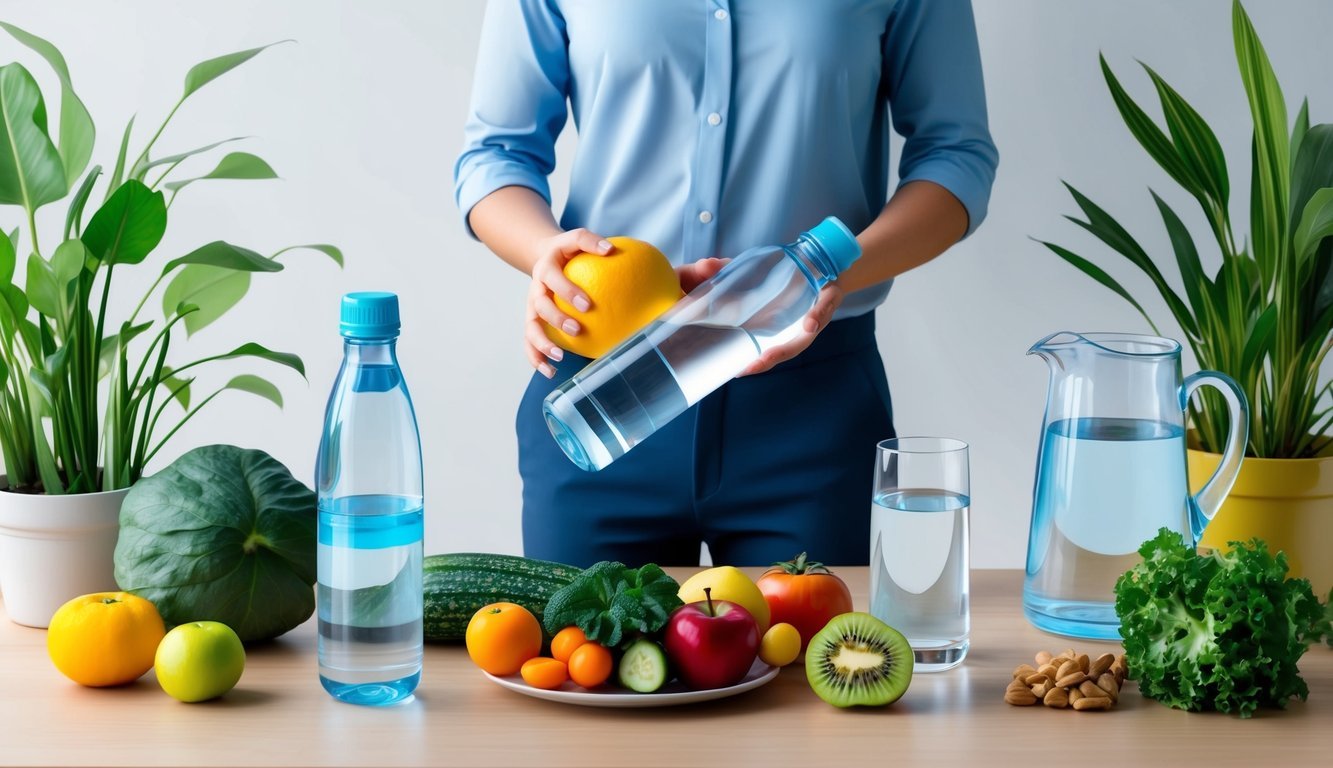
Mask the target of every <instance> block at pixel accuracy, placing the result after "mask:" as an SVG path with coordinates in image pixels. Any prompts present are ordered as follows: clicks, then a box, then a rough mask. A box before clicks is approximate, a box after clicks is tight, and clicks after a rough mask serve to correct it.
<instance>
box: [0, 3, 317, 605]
mask: <svg viewBox="0 0 1333 768" xmlns="http://www.w3.org/2000/svg"><path fill="white" fill-rule="evenodd" d="M0 27H3V29H4V30H5V32H8V34H9V35H10V36H11V37H12V38H13V39H14V40H16V41H18V42H19V43H21V44H22V45H24V46H26V47H27V48H30V49H31V50H32V51H34V52H36V53H37V54H38V55H39V56H40V57H41V58H43V59H45V61H46V63H47V64H49V65H50V67H51V69H52V70H53V71H54V72H55V75H56V79H57V80H58V82H59V90H60V113H59V116H58V118H57V117H56V116H55V115H54V113H48V109H47V105H48V104H50V103H51V102H49V101H48V100H47V99H46V98H45V95H44V94H43V93H42V90H41V89H40V87H39V86H38V85H37V83H36V81H35V80H34V79H33V77H32V75H31V74H30V73H29V71H28V70H27V69H25V68H24V67H23V65H22V64H19V63H17V62H14V63H10V64H7V65H5V66H3V67H0V133H2V134H3V139H4V140H2V141H0V205H5V206H13V207H14V208H16V209H17V210H18V212H19V213H20V218H21V220H22V222H23V225H21V226H20V227H18V228H17V229H15V230H14V231H13V232H11V233H9V234H8V235H7V236H6V235H5V234H3V233H0V294H2V295H0V299H2V300H0V457H2V458H3V460H4V469H5V473H4V475H0V590H3V594H4V602H5V608H6V611H7V613H8V614H9V616H10V618H11V619H13V620H14V621H16V622H18V623H20V624H27V625H31V626H46V623H47V621H48V619H49V618H50V616H51V614H52V613H53V612H54V611H55V609H56V608H58V607H59V606H60V605H61V604H62V603H63V602H64V601H65V600H67V599H69V598H71V597H74V596H76V595H79V594H83V593H87V592H95V591H100V590H106V589H115V588H116V582H115V578H114V575H113V565H112V553H113V551H114V549H115V544H116V535H117V526H118V515H119V510H120V502H121V499H122V497H123V496H124V494H125V492H126V490H127V489H128V488H129V487H130V486H131V485H132V484H133V483H134V482H135V481H136V480H138V479H139V477H140V476H141V475H142V474H143V471H144V467H145V465H147V464H148V463H149V462H150V461H152V460H153V457H154V456H155V455H156V454H157V453H158V452H159V451H161V450H162V447H163V445H164V444H165V443H166V442H167V441H169V440H170V439H171V438H172V436H173V435H175V434H176V432H177V431H178V430H179V429H180V427H181V425H182V424H184V423H185V422H187V421H189V420H190V418H192V417H193V416H194V415H195V414H196V413H198V412H199V410H200V409H201V408H203V407H204V406H205V405H207V404H208V403H209V402H211V401H212V400H213V399H214V398H216V397H217V396H218V395H219V394H221V393H222V392H224V391H229V390H236V391H243V392H249V393H251V394H254V395H258V396H260V397H263V398H266V399H268V400H271V401H272V402H274V403H275V404H277V405H278V406H281V405H282V395H281V393H280V392H279V390H278V388H277V387H276V386H274V385H273V384H272V383H271V382H269V381H267V380H266V379H263V378H260V377H259V376H255V375H253V374H241V375H237V376H234V377H232V378H231V379H229V380H227V381H225V383H221V384H219V385H215V386H210V387H209V388H208V391H207V393H206V394H203V396H200V394H201V393H198V392H196V391H195V390H196V389H197V388H198V387H202V386H204V382H202V381H199V380H197V378H196V377H197V376H198V375H199V374H200V373H201V372H203V371H205V370H206V369H207V368H208V367H210V366H212V364H214V363H216V362H218V361H222V360H227V359H234V358H254V359H258V360H263V361H268V362H271V363H276V364H278V365H282V366H286V367H288V368H292V369H295V370H296V371H298V372H300V373H301V374H302V375H303V376H304V374H305V370H304V366H303V365H302V363H301V359H300V358H299V357H297V356H296V355H292V354H287V353H283V352H276V351H273V350H271V349H268V348H266V347H264V346H261V345H259V344H256V343H247V344H242V345H240V346H237V347H236V348H234V349H232V350H230V351H229V352H226V353H224V354H218V355H209V356H206V357H201V358H197V359H190V358H189V357H185V358H183V359H181V358H179V357H178V354H174V353H176V350H175V349H174V347H176V346H177V345H178V343H179V341H180V338H181V335H182V332H183V333H184V335H185V336H186V337H188V336H189V335H191V334H194V333H196V332H198V331H199V330H200V329H202V328H204V327H206V326H208V325H209V324H210V323H212V322H213V321H215V320H217V319H218V318H219V317H220V316H222V315H223V314H225V313H226V312H227V311H228V310H230V309H231V308H232V307H234V306H235V305H236V304H237V302H239V301H240V300H241V298H242V297H243V296H244V295H245V293H246V291H247V290H248V288H249V285H250V278H251V275H252V274H254V273H266V272H278V271H281V270H282V268H283V265H282V263H281V262H280V261H278V257H279V256H280V255H281V254H283V253H286V252H288V251H290V250H292V249H293V248H307V249H314V250H317V251H319V252H322V253H325V254H327V255H328V256H330V257H331V258H333V259H334V260H335V261H336V262H338V263H339V264H341V263H342V255H341V253H340V252H339V251H338V249H336V248H334V247H332V246H329V245H307V246H293V247H291V248H283V249H281V250H279V251H277V252H276V253H273V254H272V255H270V256H263V255H261V254H259V253H257V252H255V251H252V250H249V249H247V248H242V247H240V246H237V245H232V244H231V243H228V242H225V241H222V240H217V241H214V242H210V243H207V244H204V245H201V246H200V247H198V248H196V249H194V250H192V251H190V252H189V253H185V254H182V255H177V256H175V257H174V258H167V257H158V258H156V259H154V260H152V261H150V260H149V256H154V255H156V254H155V249H156V248H157V246H158V244H159V243H160V241H161V240H162V236H163V233H164V232H165V230H166V226H167V212H168V209H169V208H170V206H171V205H172V204H173V202H174V201H175V199H176V196H177V195H178V194H179V193H180V192H181V191H182V190H183V189H185V188H186V187H188V186H189V185H190V184H192V183H193V182H196V181H200V180H204V179H269V178H275V177H276V174H275V173H274V172H273V169H272V168H271V167H270V166H269V165H268V163H266V162H265V161H264V160H262V159H261V158H259V157H257V156H255V155H253V154H249V153H245V152H231V153H230V154H227V155H225V156H224V157H222V158H221V160H220V161H219V162H218V163H217V165H216V167H214V168H213V170H212V171H210V172H209V173H206V174H204V175H202V176H198V177H194V178H178V173H177V169H178V167H179V166H180V165H181V163H182V162H184V161H185V160H186V159H188V158H190V157H192V156H194V155H200V154H203V153H207V152H209V151H210V150H213V149H215V148H217V147H218V146H220V145H221V144H224V143H226V142H217V143H215V144H211V145H209V146H205V147H200V148H198V149H192V150H189V151H186V152H180V153H176V154H165V155H158V154H155V153H154V150H155V148H156V146H157V144H158V141H159V140H160V139H161V138H162V136H163V132H164V130H165V129H166V128H167V126H168V125H169V124H170V122H171V118H172V117H173V116H174V115H175V114H176V111H177V110H178V109H180V107H181V105H182V104H183V103H184V102H185V101H186V100H187V99H188V98H189V97H190V96H192V95H193V94H194V93H195V92H197V91H198V90H199V89H200V88H202V87H204V86H205V85H207V84H208V83H209V82H211V81H213V80H214V79H216V78H217V77H219V76H221V75H223V74H225V73H226V72H228V71H230V70H231V69H233V68H235V67H237V66H239V65H241V64H243V63H244V62H246V61H248V60H249V59H251V58H253V57H254V56H256V55H257V54H259V53H260V52H261V51H262V50H264V49H263V48H253V49H250V50H245V51H239V52H237V53H232V54H228V55H225V56H219V57H217V58H214V59H209V60H208V61H205V62H202V63H200V64H198V65H196V66H194V67H193V68H191V69H190V70H189V72H188V73H187V74H186V76H185V87H184V91H183V93H182V94H181V97H180V99H179V100H178V101H177V102H176V105H175V106H174V107H173V108H172V109H171V111H170V113H169V114H167V116H166V118H165V119H164V120H163V121H162V122H161V124H160V125H159V126H157V128H156V129H155V130H154V131H153V132H152V133H151V134H150V136H149V138H148V139H147V141H146V142H145V143H143V144H142V145H141V146H139V147H137V148H132V146H131V145H132V144H133V140H134V130H133V129H134V120H133V119H131V120H130V121H129V125H127V126H126V127H125V130H124V132H123V135H122V138H121V140H120V143H119V150H118V152H117V153H116V156H115V164H114V166H113V170H112V171H111V173H110V174H109V175H108V174H104V173H103V170H102V167H101V166H93V167H92V168H91V169H88V163H89V160H90V159H91V157H92V153H93V143H94V141H93V140H94V136H95V130H94V125H93V120H92V117H91V116H90V115H89V114H88V111H87V109H86V108H85V107H84V105H83V102H82V101H80V99H79V97H78V95H77V94H76V93H75V91H74V88H73V85H72V82H71V79H70V73H69V70H68V68H67V66H66V64H65V59H64V57H63V56H62V55H61V54H60V51H59V50H57V49H56V47H55V46H53V45H52V44H51V43H49V42H47V41H46V40H43V39H41V38H39V37H36V36H34V35H32V34H29V33H28V32H25V31H23V30H21V29H19V28H17V27H14V26H12V25H9V24H5V23H3V22H0ZM266 47H267V46H266ZM48 114H50V119H49V120H48ZM227 141H233V140H230V139H229V140H227ZM136 150H137V151H136ZM95 197H96V198H99V199H100V202H95V200H94V198H95ZM59 201H66V202H65V205H64V208H65V210H64V212H63V216H61V217H60V218H59V219H58V220H57V219H54V218H50V219H45V220H44V221H43V222H41V223H45V224H47V226H39V215H38V214H39V211H40V210H41V209H42V208H43V207H44V206H47V205H49V204H51V203H56V202H59ZM43 213H45V212H43ZM20 253H25V255H26V258H25V259H24V260H23V261H20V260H19V259H18V255H19V254H20ZM136 267H137V268H138V269H151V270H153V271H154V272H156V273H157V275H156V280H155V281H154V282H153V284H152V286H151V287H150V288H149V290H148V292H147V293H146V294H144V296H143V297H142V298H141V299H139V300H138V302H137V304H136V305H135V308H134V310H133V311H132V312H130V313H129V314H128V315H126V316H124V317H115V316H113V315H114V313H113V312H111V311H109V310H108V307H109V306H110V304H109V298H110V297H111V296H112V292H113V288H114V285H113V275H114V276H120V275H121V274H123V272H124V271H125V270H127V269H131V268H136ZM154 299H156V301H157V302H159V303H160V305H161V317H160V318H157V317H154V315H156V313H157V309H156V307H150V305H149V302H150V300H154ZM173 420H174V424H173V423H172V422H173Z"/></svg>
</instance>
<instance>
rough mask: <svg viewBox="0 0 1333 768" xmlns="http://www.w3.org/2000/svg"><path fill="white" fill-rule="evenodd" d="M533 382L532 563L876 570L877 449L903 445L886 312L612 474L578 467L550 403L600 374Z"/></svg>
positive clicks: (818, 345)
mask: <svg viewBox="0 0 1333 768" xmlns="http://www.w3.org/2000/svg"><path fill="white" fill-rule="evenodd" d="M588 362H589V361H588V360H587V358H583V357H579V356H577V355H573V354H568V353H567V354H566V355H565V359H564V360H563V361H562V362H561V363H560V364H559V365H558V366H557V372H556V376H555V378H554V379H553V380H551V379H546V378H545V377H543V376H541V375H540V374H534V376H533V378H532V382H531V383H530V384H529V385H528V389H527V392H526V393H525V394H524V396H523V400H522V402H521V404H520V405H519V409H518V418H517V425H516V426H517V431H518V456H519V474H520V475H521V476H522V479H523V551H524V553H525V554H526V555H527V556H528V557H536V558H541V559H544V560H554V561H557V562H562V563H569V564H571V565H577V566H580V567H587V566H589V565H591V564H592V563H594V562H597V561H599V560H619V561H621V562H623V563H625V564H627V565H630V566H639V565H642V564H644V563H649V562H653V563H659V564H663V565H697V564H698V562H699V543H700V542H701V541H702V542H707V544H708V549H709V552H710V553H711V554H712V557H713V562H715V563H718V564H728V565H768V564H770V563H772V562H775V561H778V560H787V559H790V558H792V557H794V556H795V555H796V554H797V553H799V552H808V553H809V556H810V558H811V559H813V560H819V561H821V562H825V563H829V564H830V565H864V564H865V563H866V562H867V561H868V560H869V555H870V552H869V549H870V545H869V538H870V504H871V500H870V496H871V486H872V485H873V481H874V464H875V444H876V443H877V442H878V441H880V440H883V439H885V438H889V437H893V436H894V431H893V416H892V413H893V412H892V406H891V402H890V399H889V383H888V379H887V378H886V377H885V375H884V364H883V361H882V360H881V359H880V356H879V351H878V349H877V348H876V346H875V319H874V313H873V312H872V313H867V314H865V315H862V316H860V317H854V318H848V319H845V320H838V321H836V322H834V323H831V324H830V325H829V326H828V328H826V329H824V331H823V332H822V333H820V334H819V336H817V337H816V338H815V341H814V343H813V344H812V345H811V346H810V347H809V348H808V349H807V350H806V351H805V352H803V353H802V354H801V355H799V356H798V357H796V358H795V359H793V360H789V361H787V362H785V363H782V364H781V365H778V366H776V367H775V368H773V369H772V370H771V371H768V372H766V373H762V374H758V375H754V376H746V377H743V378H739V379H735V380H733V381H731V382H728V383H727V384H726V385H725V386H723V387H722V388H721V389H719V390H717V391H716V392H714V393H712V394H711V395H709V396H708V397H706V398H704V399H703V400H702V401H701V402H699V403H698V404H697V405H695V406H694V407H692V408H690V409H689V410H688V411H686V412H685V413H683V414H681V415H680V416H679V417H677V418H676V419H675V420H674V421H672V422H671V423H669V424H667V425H666V426H665V427H663V428H662V429H660V430H658V431H657V433H655V434H654V435H652V436H651V437H649V438H648V439H646V440H645V441H644V442H642V443H640V444H639V445H637V446H635V447H634V449H633V450H631V451H629V452H628V453H626V454H625V455H624V456H622V457H620V458H619V459H617V460H616V461H615V462H613V463H612V464H611V465H610V466H608V467H606V468H605V469H603V470H602V471H600V472H585V471H584V470H581V469H579V468H578V467H576V466H574V464H573V463H572V462H571V461H570V460H569V459H568V458H566V457H565V455H564V454H563V453H562V452H561V451H560V448H559V446H557V445H556V443H555V440H554V439H552V437H551V434H550V432H549V431H548V430H547V428H546V424H545V421H544V420H543V418H542V413H541V403H542V399H543V398H545V397H546V395H547V394H549V393H550V392H551V390H553V389H554V388H555V387H556V386H558V385H559V383H560V382H562V381H564V380H565V379H567V378H569V377H570V376H572V375H573V374H574V373H576V372H578V371H579V370H580V369H582V368H583V366H585V365H587V363H588Z"/></svg>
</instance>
